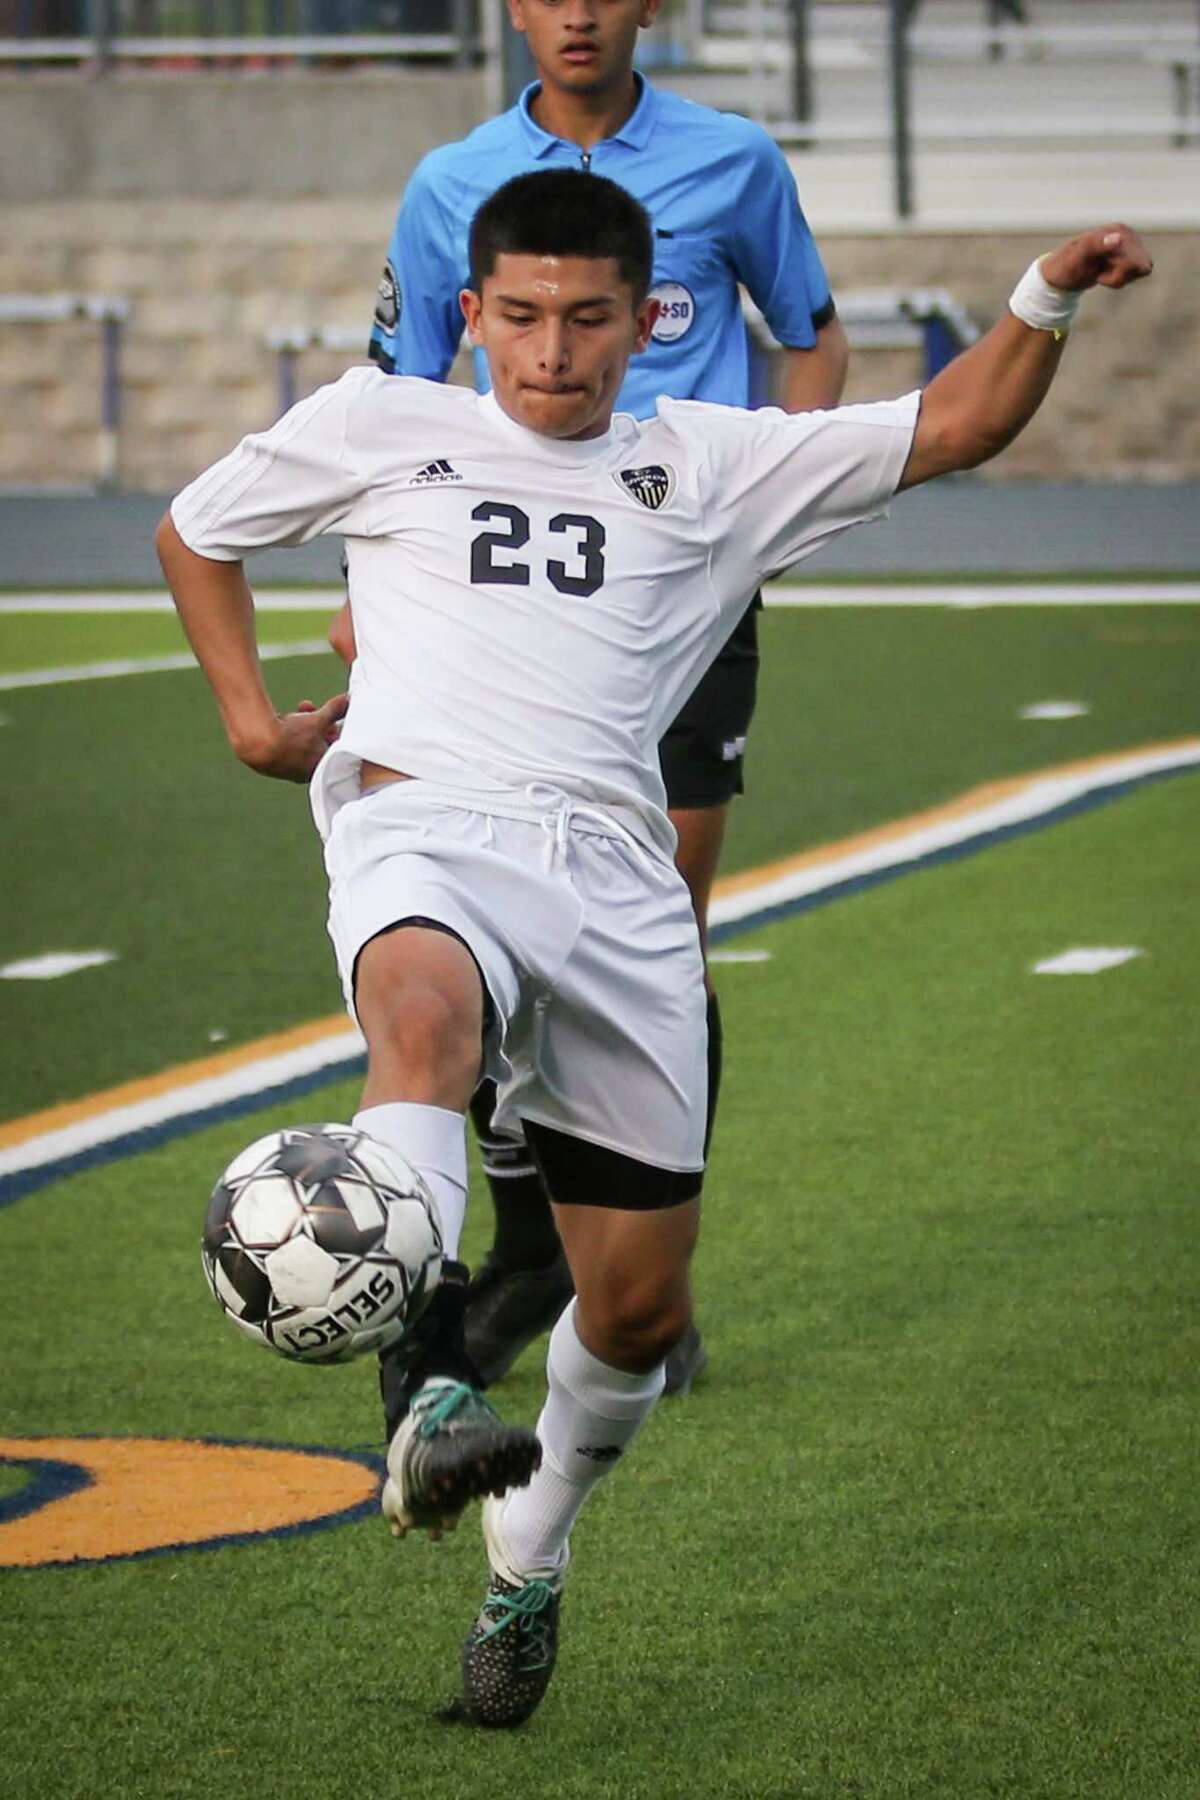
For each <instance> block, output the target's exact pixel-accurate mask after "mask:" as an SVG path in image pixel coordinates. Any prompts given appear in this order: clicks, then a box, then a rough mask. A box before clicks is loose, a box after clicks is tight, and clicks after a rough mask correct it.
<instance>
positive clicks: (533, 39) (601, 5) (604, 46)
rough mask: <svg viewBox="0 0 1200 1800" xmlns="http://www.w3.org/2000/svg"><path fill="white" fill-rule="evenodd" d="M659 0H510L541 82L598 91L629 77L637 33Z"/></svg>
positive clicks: (650, 19)
mask: <svg viewBox="0 0 1200 1800" xmlns="http://www.w3.org/2000/svg"><path fill="white" fill-rule="evenodd" d="M661 3H662V0H508V10H509V13H510V15H511V17H512V22H513V24H514V26H515V27H516V29H517V30H518V31H523V32H524V33H525V36H526V38H527V40H528V43H529V52H530V55H531V56H532V57H533V60H534V62H535V63H536V64H537V70H538V74H539V75H540V76H541V78H542V81H543V83H544V84H545V83H549V85H550V86H552V87H556V88H560V89H562V90H564V91H566V92H568V93H573V94H600V93H604V92H605V91H606V90H608V89H610V88H614V87H618V86H620V85H621V84H623V83H626V82H628V81H629V79H630V75H631V72H632V69H633V51H634V45H635V44H636V43H637V34H638V31H639V30H640V29H641V27H642V26H644V25H652V24H653V23H654V19H655V15H656V14H657V12H658V9H659V6H660V5H661Z"/></svg>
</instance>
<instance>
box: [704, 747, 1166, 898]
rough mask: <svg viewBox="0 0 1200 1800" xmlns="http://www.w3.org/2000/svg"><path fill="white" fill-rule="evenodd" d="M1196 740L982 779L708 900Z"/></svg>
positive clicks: (787, 860)
mask: <svg viewBox="0 0 1200 1800" xmlns="http://www.w3.org/2000/svg"><path fill="white" fill-rule="evenodd" d="M1196 742H1197V740H1196V739H1195V738H1173V739H1171V740H1169V741H1167V742H1164V743H1159V744H1139V745H1138V746H1137V749H1136V750H1128V751H1121V750H1108V751H1104V752H1102V753H1101V754H1100V755H1098V756H1083V757H1080V758H1079V759H1078V760H1077V761H1075V762H1069V763H1059V764H1056V765H1055V767H1054V768H1051V769H1036V770H1033V771H1032V772H1030V773H1029V774H1026V775H1013V776H1008V777H1006V778H1005V779H1004V780H1001V781H985V782H983V783H982V784H981V785H980V786H979V787H975V788H969V789H968V790H967V792H966V793H965V794H957V795H956V796H955V797H954V799H953V800H945V801H943V802H942V803H941V804H940V805H938V806H931V807H929V808H927V809H926V811H924V812H919V813H910V814H909V815H908V817H907V818H905V819H892V820H889V822H888V823H887V824H886V825H877V826H875V827H874V828H873V829H872V830H870V831H862V832H858V833H856V834H855V835H854V836H853V837H848V838H841V839H840V840H839V841H838V842H837V843H834V844H819V845H818V846H817V847H816V848H815V849H813V850H801V851H798V852H797V853H796V855H794V856H784V857H781V858H780V859H779V860H778V861H777V862H771V863H763V864H760V866H759V867H758V868H755V869H743V870H742V871H741V872H740V873H739V874H737V875H722V876H721V877H719V879H718V880H717V881H715V882H714V883H713V899H714V900H724V899H728V898H730V897H731V896H732V895H734V894H745V893H748V892H749V891H750V890H751V889H753V888H756V887H762V886H764V885H765V884H766V883H767V882H769V881H777V880H779V879H780V878H781V877H782V876H785V875H794V874H796V873H798V872H799V871H800V870H801V869H813V868H819V867H820V866H821V864H823V863H832V862H839V861H841V859H842V858H843V857H847V856H856V855H858V854H860V853H861V852H862V851H864V850H877V849H879V848H880V847H881V846H883V845H886V844H889V843H893V842H894V841H895V840H896V839H897V838H903V837H908V836H909V835H910V833H916V832H920V831H927V830H929V829H931V828H932V827H934V826H938V825H944V824H946V823H947V822H948V821H950V820H952V819H958V818H962V817H963V816H964V815H965V814H967V813H972V812H978V811H980V810H981V809H982V808H983V807H985V806H995V805H998V804H999V803H1000V802H1002V801H1004V800H1008V799H1011V798H1012V796H1013V795H1014V794H1018V793H1020V792H1021V791H1022V790H1023V789H1025V788H1027V787H1029V786H1030V785H1031V784H1032V783H1033V782H1040V781H1059V780H1069V779H1070V778H1071V777H1072V776H1075V775H1084V774H1086V773H1087V772H1088V770H1089V769H1097V768H1101V767H1103V766H1104V765H1105V764H1106V763H1111V762H1113V761H1115V760H1116V759H1117V758H1119V757H1121V756H1123V755H1128V756H1133V755H1138V756H1142V755H1144V756H1155V755H1167V754H1169V753H1171V752H1172V751H1178V750H1182V749H1186V748H1188V747H1190V746H1195V744H1196Z"/></svg>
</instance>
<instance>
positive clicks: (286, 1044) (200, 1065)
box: [0, 1013, 350, 1150]
mask: <svg viewBox="0 0 1200 1800" xmlns="http://www.w3.org/2000/svg"><path fill="white" fill-rule="evenodd" d="M349 1029H350V1022H349V1020H348V1019H347V1017H346V1015H345V1013H332V1014H330V1015H329V1017H328V1018H324V1019H313V1020H310V1022H309V1023H308V1024H307V1025H295V1026H293V1027H292V1029H291V1030H290V1031H276V1032H272V1033H271V1035H270V1036H269V1037H262V1038H255V1040H254V1042H253V1043H250V1044H242V1045H240V1046H239V1047H238V1048H236V1049H233V1050H222V1051H220V1052H218V1053H217V1054H216V1055H214V1056H202V1057H199V1058H198V1059H197V1060H196V1061H195V1062H187V1063H176V1064H174V1066H173V1067H172V1068H169V1069H163V1070H161V1071H160V1073H159V1074H157V1075H146V1076H143V1077H141V1078H139V1079H138V1080H137V1081H124V1082H122V1083H121V1085H120V1086H119V1087H113V1088H105V1089H104V1091H103V1092H102V1093H99V1094H88V1095H85V1096H84V1098H83V1099H81V1100H64V1101H63V1102H62V1103H61V1105H59V1106H48V1107H47V1108H46V1109H45V1111H44V1112H37V1113H28V1114H27V1115H26V1116H25V1117H24V1118H22V1119H10V1120H9V1122H8V1123H7V1124H6V1125H0V1150H6V1149H9V1148H11V1147H12V1146H13V1145H15V1144H23V1143H25V1142H27V1140H28V1139H29V1138H35V1137H42V1136H43V1135H44V1134H45V1133H46V1132H49V1131H61V1130H62V1129H63V1128H64V1127H65V1126H68V1125H78V1124H79V1123H80V1121H81V1120H84V1119H91V1118H94V1117H95V1116H96V1114H97V1113H105V1112H112V1111H115V1110H116V1108H117V1107H119V1106H135V1105H138V1104H139V1103H140V1102H141V1101H143V1100H155V1099H157V1098H158V1096H159V1095H160V1094H170V1093H173V1092H174V1091H175V1089H176V1088H181V1087H188V1086H190V1085H191V1084H192V1083H194V1082H198V1081H208V1080H211V1079H212V1078H213V1077H214V1076H220V1075H228V1074H229V1073H230V1072H231V1071H232V1070H234V1069H240V1068H242V1067H244V1066H245V1064H246V1063H253V1062H259V1061H261V1060H262V1059H264V1058H266V1057H269V1056H279V1055H283V1054H285V1053H286V1052H287V1051H289V1050H302V1049H303V1048H304V1047H305V1046H306V1045H308V1044H315V1043H317V1042H319V1041H320V1040H321V1039H322V1038H327V1037H332V1036H334V1035H335V1034H336V1033H337V1032H339V1031H348V1030H349Z"/></svg>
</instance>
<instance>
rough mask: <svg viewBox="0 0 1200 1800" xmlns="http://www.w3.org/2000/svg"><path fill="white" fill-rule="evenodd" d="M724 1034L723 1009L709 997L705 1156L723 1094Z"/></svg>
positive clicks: (715, 998)
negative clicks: (722, 1025) (718, 1104)
mask: <svg viewBox="0 0 1200 1800" xmlns="http://www.w3.org/2000/svg"><path fill="white" fill-rule="evenodd" d="M723 1044H724V1033H723V1031H722V1029H721V1008H720V1006H719V1005H718V1002H717V996H716V995H715V994H709V996H708V1112H707V1116H706V1118H705V1121H704V1154H705V1156H706V1157H707V1155H708V1146H709V1145H710V1144H711V1143H712V1134H713V1126H714V1125H715V1124H716V1122H717V1100H718V1098H719V1096H720V1093H721V1051H722V1048H723Z"/></svg>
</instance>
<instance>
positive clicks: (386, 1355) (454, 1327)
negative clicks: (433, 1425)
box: [379, 1262, 482, 1444]
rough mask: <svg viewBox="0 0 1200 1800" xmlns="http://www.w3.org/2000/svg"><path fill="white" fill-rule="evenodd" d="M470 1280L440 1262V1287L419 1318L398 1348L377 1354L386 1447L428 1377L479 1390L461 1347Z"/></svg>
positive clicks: (461, 1267)
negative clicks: (460, 1382) (462, 1384)
mask: <svg viewBox="0 0 1200 1800" xmlns="http://www.w3.org/2000/svg"><path fill="white" fill-rule="evenodd" d="M469 1275H470V1271H469V1270H468V1268H467V1265H466V1264H465V1263H460V1262H444V1263H443V1264H442V1279H441V1282H440V1283H439V1285H438V1287H437V1289H436V1291H435V1293H434V1296H433V1299H432V1300H431V1301H430V1302H429V1305H428V1306H427V1307H426V1308H425V1311H424V1312H423V1313H422V1314H421V1317H420V1318H419V1319H418V1320H417V1322H416V1324H415V1325H414V1326H413V1327H412V1329H411V1331H406V1332H405V1334H404V1336H403V1337H402V1338H401V1339H400V1342H399V1343H398V1344H393V1345H392V1346H391V1348H390V1349H388V1350H381V1351H380V1353H379V1393H380V1396H381V1398H382V1400H383V1412H384V1421H385V1429H386V1431H387V1442H388V1443H389V1444H390V1443H391V1441H392V1439H393V1437H394V1436H395V1435H396V1427H397V1426H398V1425H399V1423H400V1421H401V1419H403V1417H404V1415H405V1414H406V1413H407V1411H408V1408H409V1404H410V1402H411V1401H412V1397H413V1395H414V1394H415V1393H416V1392H417V1390H418V1388H420V1387H421V1385H422V1383H424V1382H426V1381H428V1380H429V1379H430V1377H431V1376H434V1375H444V1376H446V1377H447V1378H448V1379H449V1380H451V1381H465V1382H467V1383H468V1385H469V1386H471V1387H481V1386H482V1382H481V1380H480V1375H479V1371H478V1369H477V1368H476V1367H475V1365H474V1363H473V1362H472V1361H471V1359H470V1357H469V1356H468V1355H467V1352H466V1349H465V1347H464V1345H463V1318H464V1314H465V1311H466V1303H467V1281H468V1278H469Z"/></svg>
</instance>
